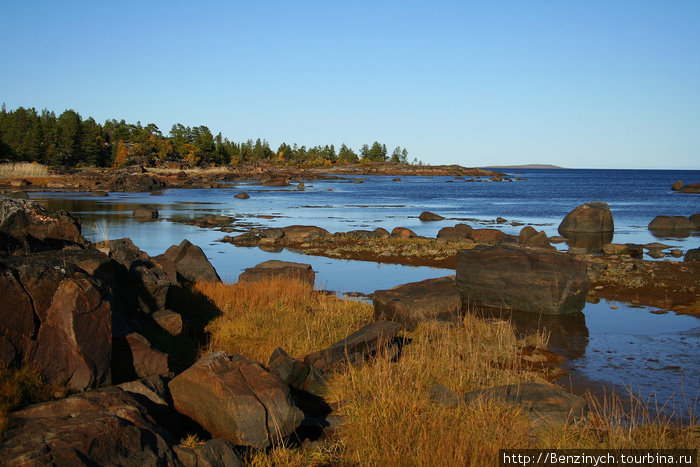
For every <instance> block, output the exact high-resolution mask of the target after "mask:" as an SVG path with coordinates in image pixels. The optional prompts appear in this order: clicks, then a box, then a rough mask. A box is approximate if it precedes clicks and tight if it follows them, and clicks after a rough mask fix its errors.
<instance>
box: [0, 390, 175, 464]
mask: <svg viewBox="0 0 700 467" xmlns="http://www.w3.org/2000/svg"><path fill="white" fill-rule="evenodd" d="M12 420H13V425H12V427H11V428H10V429H9V430H8V431H7V433H6V435H5V442H4V443H3V444H2V445H0V459H1V461H0V462H1V463H2V464H3V465H15V466H29V465H71V466H94V465H123V466H163V465H177V464H178V461H177V459H176V457H175V454H174V453H173V451H172V449H171V448H170V446H171V445H172V444H173V443H174V440H173V439H171V436H170V434H168V433H167V432H166V431H165V430H164V429H163V428H161V427H159V426H158V425H156V424H155V423H154V422H153V420H152V419H151V418H150V416H149V415H148V413H147V411H146V408H145V407H144V406H143V405H142V404H140V403H139V402H138V401H137V400H136V399H135V398H134V396H132V395H130V394H128V393H126V392H124V391H123V390H121V389H119V388H116V387H111V388H106V389H100V390H96V391H90V392H86V393H83V394H78V395H75V396H70V397H67V398H65V399H61V400H57V401H53V402H44V403H42V404H36V405H33V406H30V407H27V408H25V409H21V410H18V411H16V412H13V414H12Z"/></svg>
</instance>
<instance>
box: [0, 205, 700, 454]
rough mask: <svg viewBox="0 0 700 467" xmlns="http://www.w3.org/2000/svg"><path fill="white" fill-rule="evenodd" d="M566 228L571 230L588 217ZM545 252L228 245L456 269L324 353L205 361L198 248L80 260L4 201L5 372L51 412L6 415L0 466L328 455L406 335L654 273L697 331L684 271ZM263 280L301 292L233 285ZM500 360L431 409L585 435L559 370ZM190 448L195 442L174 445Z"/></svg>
mask: <svg viewBox="0 0 700 467" xmlns="http://www.w3.org/2000/svg"><path fill="white" fill-rule="evenodd" d="M593 207H594V208H600V207H601V206H593ZM577 209H578V208H577ZM586 209H589V207H586V208H585V209H584V210H586ZM575 211H576V210H575ZM575 211H573V212H572V217H573V218H574V219H573V221H571V222H569V221H567V223H566V225H567V226H569V227H568V228H569V229H573V230H576V229H580V228H581V224H582V223H583V224H585V223H586V222H589V221H590V220H591V219H594V217H595V216H591V215H590V213H589V212H587V211H586V214H585V215H584V216H578V215H577V214H576V212H575ZM428 214H430V213H428ZM423 218H425V219H432V218H435V217H433V216H430V215H427V214H426V215H425V216H423ZM567 218H568V216H567ZM603 219H605V217H603ZM428 221H429V220H428ZM595 222H598V221H595ZM595 222H594V223H595ZM599 223H600V224H601V225H602V226H603V229H606V228H608V227H606V225H607V221H605V220H603V221H602V222H599ZM589 233H590V232H589ZM550 240H551V239H548V238H547V237H546V236H543V235H542V232H537V231H536V230H535V229H533V228H532V227H524V228H523V229H522V231H521V233H520V235H519V236H517V237H516V236H510V235H506V234H504V233H503V232H501V231H499V230H497V229H473V228H471V227H470V226H467V225H465V224H458V225H456V226H455V227H447V228H444V229H442V230H441V231H440V233H439V234H438V236H437V238H435V239H425V238H417V237H416V235H415V234H414V233H413V232H411V231H410V230H408V229H405V228H396V229H394V231H392V232H388V231H386V230H383V229H377V230H375V231H355V232H352V233H343V234H329V233H328V232H327V231H325V230H324V229H320V228H318V227H313V226H289V227H285V228H282V229H267V230H262V231H251V232H248V233H245V234H243V235H240V236H237V237H231V238H230V239H229V241H231V242H233V243H234V244H241V245H253V244H254V245H258V246H261V247H271V248H279V247H286V248H297V249H300V250H301V251H309V252H312V251H313V252H315V253H316V254H320V253H325V254H328V253H329V252H330V251H333V252H334V253H333V254H334V255H335V254H337V255H340V256H341V257H344V256H349V255H350V251H349V249H351V248H352V247H353V245H354V246H355V247H357V250H356V254H358V255H361V256H363V255H364V256H368V255H370V251H371V252H373V253H372V254H374V258H375V260H385V259H389V260H391V259H397V260H398V259H400V258H403V259H404V261H406V258H412V259H411V261H426V262H433V263H439V262H441V261H443V262H450V261H454V268H455V269H456V275H455V276H452V277H445V278H441V279H433V280H428V281H422V282H418V283H411V284H404V285H402V286H398V287H395V288H394V289H391V290H387V291H376V292H375V293H374V294H373V307H374V316H373V317H372V319H370V320H369V322H366V324H364V325H362V326H360V327H358V328H355V329H354V330H353V332H351V333H350V334H348V335H346V336H345V337H343V338H342V339H340V340H338V341H336V342H335V343H331V344H330V345H328V346H327V347H319V348H316V349H313V350H312V351H311V352H309V353H307V354H306V355H302V356H296V357H295V356H290V355H288V354H287V353H286V351H285V350H284V349H283V348H277V349H275V351H274V352H273V353H272V355H271V356H270V358H269V360H268V362H267V363H266V364H264V363H260V362H258V361H255V360H252V359H250V358H247V357H245V356H243V355H239V354H229V353H226V352H223V351H215V352H211V351H210V353H205V352H203V350H204V349H206V348H207V347H206V343H207V341H208V339H209V335H210V333H211V332H212V329H211V328H209V327H208V325H209V324H210V323H211V322H212V321H213V320H214V319H216V318H217V317H218V316H220V315H221V314H222V310H221V309H220V308H218V307H217V306H215V305H214V302H213V301H212V300H211V299H210V298H207V296H205V295H203V294H202V293H201V292H200V291H198V289H197V288H196V287H194V286H195V285H196V284H214V285H216V284H218V283H220V282H221V279H220V278H219V276H218V274H217V272H216V271H215V270H214V268H213V267H212V265H211V264H210V263H209V261H208V259H207V258H206V256H205V255H204V253H203V252H202V250H201V249H200V248H199V247H197V246H195V245H193V244H191V243H190V242H188V241H187V240H183V241H182V243H180V244H179V245H173V246H172V247H170V248H169V249H168V250H167V251H166V252H165V253H163V254H162V255H159V256H155V257H150V256H149V255H147V254H146V253H144V252H143V251H141V250H140V249H139V248H138V247H137V246H135V245H134V244H133V243H132V242H131V241H130V240H129V239H119V240H108V241H104V242H100V243H96V244H92V243H90V242H88V241H87V240H86V239H85V238H84V237H83V236H82V234H81V227H80V224H79V223H78V222H77V221H76V220H75V219H74V218H73V217H71V216H70V214H68V213H66V212H54V211H49V210H47V209H45V208H43V207H41V206H40V205H39V204H37V203H36V202H33V201H30V200H21V199H1V200H0V273H1V274H0V290H1V291H2V294H3V302H2V306H0V316H2V319H0V371H11V370H12V369H13V368H14V369H17V368H23V367H26V366H27V365H31V367H32V368H33V369H34V371H36V374H37V375H38V377H39V378H40V379H41V381H42V384H48V385H50V387H52V388H55V389H54V391H53V393H52V394H51V396H50V397H48V399H49V400H46V401H45V402H41V403H39V404H35V405H30V406H28V407H18V408H16V409H15V410H13V411H12V412H10V413H9V414H4V415H3V417H5V418H4V419H3V420H2V421H3V424H4V425H5V426H4V427H3V428H4V430H5V432H4V434H3V437H4V439H3V441H2V445H0V458H1V459H3V463H7V464H9V465H42V464H56V465H95V464H98V465H107V464H109V465H113V464H118V465H184V466H196V465H243V462H244V459H245V458H247V457H246V456H249V455H253V454H251V453H254V452H256V451H259V450H263V451H264V450H267V449H269V448H270V447H272V446H279V445H281V444H282V445H285V446H302V447H303V446H313V443H315V442H317V441H319V440H324V439H328V438H329V437H332V436H333V433H334V432H335V430H336V429H338V426H339V425H342V423H344V421H343V418H342V417H338V416H337V414H336V411H335V409H336V407H335V406H334V404H333V402H332V401H331V400H326V397H328V396H327V388H328V385H329V384H330V383H329V381H330V380H331V379H332V378H335V377H338V375H345V374H347V373H348V371H349V369H350V368H359V367H362V366H363V365H365V364H366V363H367V362H382V361H383V362H389V363H390V364H394V362H401V360H402V359H403V358H404V354H405V352H407V351H410V349H411V346H412V345H415V344H413V343H412V340H411V338H409V337H407V336H411V335H413V334H411V332H413V331H415V330H417V329H418V330H420V329H423V330H425V329H432V328H431V326H433V327H434V326H437V328H436V329H440V326H443V324H439V323H444V325H446V326H451V327H450V328H446V329H459V326H461V325H464V324H463V323H464V322H465V320H466V319H467V318H466V315H467V314H469V313H476V312H477V311H478V310H481V309H483V310H488V309H501V310H502V309H506V310H510V311H513V312H518V313H520V312H533V311H535V312H537V313H539V314H543V313H544V314H549V315H553V316H554V317H558V316H560V315H574V316H575V315H577V314H580V312H581V309H582V308H583V305H584V302H585V300H587V299H588V300H595V299H597V298H598V297H604V298H607V297H608V296H610V295H609V294H613V295H615V294H618V293H622V292H624V293H629V290H631V289H633V288H639V287H638V286H637V285H636V284H642V286H643V287H641V288H643V289H644V291H649V290H653V289H656V288H659V287H653V286H651V284H654V283H656V282H654V281H658V280H659V278H660V277H661V276H663V274H665V272H664V271H667V268H668V271H673V272H675V273H677V275H674V276H673V280H679V279H678V278H679V277H683V278H685V279H684V280H685V281H686V282H683V283H684V284H685V285H684V286H683V287H681V289H682V290H678V291H677V292H678V294H677V295H673V294H671V293H670V292H671V289H673V290H674V291H675V287H676V285H677V284H680V282H679V283H673V285H671V286H670V287H663V288H668V289H669V290H665V291H664V293H665V295H664V296H665V297H666V298H665V300H666V301H665V302H664V305H665V307H667V308H666V309H675V310H676V311H681V312H685V313H697V298H698V291H697V290H696V289H695V288H694V287H695V286H694V285H689V284H691V283H692V284H697V278H698V274H697V272H696V264H697V262H696V260H695V259H693V258H696V254H694V253H691V252H686V262H684V263H682V264H679V263H658V262H657V263H652V262H649V261H645V260H642V259H639V258H635V255H636V252H637V249H636V248H635V247H632V246H629V245H628V246H624V247H625V248H624V249H623V248H622V246H619V248H618V247H616V248H610V247H608V248H607V250H608V254H604V255H592V254H590V253H588V252H582V251H581V247H578V248H579V249H574V250H573V252H571V254H565V253H560V252H556V251H555V249H554V248H553V247H552V246H551V245H550ZM605 246H608V245H605ZM605 246H604V247H603V251H605ZM390 247H391V248H395V249H394V250H391V251H392V253H390V254H389V255H386V256H383V252H385V251H389V248H390ZM344 249H345V250H344ZM410 251H415V252H417V253H416V254H415V255H412V254H410ZM392 255H393V256H392ZM418 258H420V259H418ZM676 264H678V265H676ZM674 268H675V269H674ZM275 279H282V280H294V281H300V282H302V283H305V284H307V287H309V288H312V287H313V281H314V272H313V270H311V268H310V267H309V266H308V265H299V264H294V263H282V262H274V261H272V262H266V263H262V264H259V265H257V266H255V267H251V268H249V269H248V270H246V271H245V272H244V273H243V274H241V277H240V278H239V284H244V283H255V282H258V281H263V284H267V282H265V281H270V280H275ZM648 280H651V281H652V282H646V281H648ZM313 293H321V292H313ZM652 295H653V294H652ZM636 297H637V298H636V299H634V300H636V301H637V302H638V303H640V304H644V302H645V301H646V300H647V299H648V300H655V299H656V296H655V295H654V296H653V297H652V296H650V297H651V298H647V296H646V295H645V294H644V293H642V292H641V291H640V292H639V293H638V294H637V296H636ZM669 297H671V298H669ZM676 299H678V300H677V301H674V300H676ZM335 300H337V299H335ZM634 300H632V301H633V302H634ZM669 300H671V301H672V303H671V302H669ZM275 303H277V302H275ZM268 305H269V306H278V305H277V304H274V305H273V304H272V303H270V304H268ZM654 306H657V305H654ZM312 312H313V310H312V309H309V310H307V311H304V313H312ZM499 322H500V321H499V320H495V321H493V320H487V321H486V322H485V323H486V324H480V325H486V326H495V327H496V328H498V327H499V326H501V325H500V324H499ZM422 332H425V331H422ZM450 332H452V331H450ZM418 336H419V335H418ZM278 338H279V339H282V336H280V337H278ZM511 338H512V336H511ZM499 351H500V352H503V350H499ZM507 353H508V355H506V356H501V357H499V358H498V359H494V360H492V361H487V362H484V363H486V364H487V365H488V366H490V367H492V368H494V371H496V370H498V371H503V372H504V374H511V373H509V372H516V374H517V375H520V377H524V378H526V379H525V380H519V382H518V383H517V384H505V385H496V386H493V383H492V384H491V386H492V387H485V388H483V389H479V390H476V391H470V392H468V393H466V394H463V395H460V394H459V393H457V392H455V391H453V390H450V389H448V388H446V387H444V386H441V385H439V384H435V385H434V386H432V387H431V388H430V391H429V392H430V398H431V401H432V402H431V403H433V404H437V405H438V406H441V407H444V408H443V409H439V410H463V408H464V407H472V406H473V405H474V404H481V403H482V402H483V401H484V400H488V401H497V402H498V403H499V404H505V405H506V406H508V407H515V408H518V410H523V411H525V413H527V414H529V415H528V417H527V418H528V420H529V421H528V422H527V423H528V426H530V428H529V430H536V429H537V427H542V426H545V427H562V426H566V425H569V424H572V426H580V424H584V423H585V419H586V413H587V410H586V406H587V402H586V400H585V399H583V398H581V397H578V396H574V395H572V394H569V393H567V392H565V391H563V390H561V389H559V388H557V387H554V386H552V385H550V384H547V383H546V381H547V380H552V379H554V378H556V377H558V376H561V372H560V368H559V365H560V364H561V357H559V356H557V355H555V354H553V353H551V352H549V351H548V350H547V349H546V348H543V347H542V346H540V345H532V344H529V343H528V341H527V340H525V341H522V342H518V343H517V344H516V345H515V346H512V347H508V349H507ZM353 371H357V370H353ZM520 372H522V373H520ZM0 375H1V374H0ZM512 378H513V377H512V376H509V377H508V378H506V380H507V381H512ZM20 405H21V404H20ZM193 433H194V434H197V436H195V439H196V440H197V441H196V442H192V443H187V442H186V439H187V438H188V437H191V436H193ZM533 433H534V431H533ZM200 436H201V438H200Z"/></svg>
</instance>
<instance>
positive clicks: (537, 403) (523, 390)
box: [464, 383, 587, 426]
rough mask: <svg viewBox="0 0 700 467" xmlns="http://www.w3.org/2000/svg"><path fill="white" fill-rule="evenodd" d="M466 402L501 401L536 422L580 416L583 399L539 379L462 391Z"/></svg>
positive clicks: (562, 422) (567, 420) (549, 422)
mask: <svg viewBox="0 0 700 467" xmlns="http://www.w3.org/2000/svg"><path fill="white" fill-rule="evenodd" d="M464 401H465V402H466V403H467V405H470V404H475V403H478V402H481V403H484V402H500V403H503V404H507V405H513V406H516V407H521V408H522V409H523V411H524V412H525V414H526V415H527V416H528V418H529V419H530V421H531V422H533V423H534V424H535V425H557V426H559V425H565V424H567V423H571V422H574V421H575V420H577V419H580V418H582V417H583V416H584V415H585V412H586V408H587V404H586V401H585V399H583V398H582V397H579V396H575V395H573V394H571V393H569V392H566V391H564V390H563V389H560V388H558V387H556V386H550V385H548V384H542V383H518V384H510V385H506V386H497V387H493V388H489V389H481V390H478V391H471V392H468V393H466V394H465V395H464Z"/></svg>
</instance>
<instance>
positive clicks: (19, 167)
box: [0, 162, 49, 177]
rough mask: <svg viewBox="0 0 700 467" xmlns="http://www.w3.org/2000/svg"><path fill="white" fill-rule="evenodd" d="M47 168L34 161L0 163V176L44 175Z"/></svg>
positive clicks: (47, 173)
mask: <svg viewBox="0 0 700 467" xmlns="http://www.w3.org/2000/svg"><path fill="white" fill-rule="evenodd" d="M47 175H49V169H48V168H47V167H45V166H43V165H41V164H38V163H36V162H10V163H7V164H0V177H45V176H47Z"/></svg>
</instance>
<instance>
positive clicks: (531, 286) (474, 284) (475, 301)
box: [457, 245, 590, 315]
mask: <svg viewBox="0 0 700 467" xmlns="http://www.w3.org/2000/svg"><path fill="white" fill-rule="evenodd" d="M589 284H590V280H589V278H588V274H587V272H586V265H585V263H583V262H580V261H576V260H574V259H572V258H571V257H570V256H569V255H566V254H563V253H558V252H555V251H547V250H543V249H539V248H530V247H522V246H511V245H499V246H483V245H482V246H477V247H475V248H472V249H470V250H462V251H460V252H458V253H457V286H458V287H459V289H460V293H461V296H462V303H465V304H466V303H469V304H471V305H474V306H477V307H487V308H503V309H506V310H513V311H529V312H534V313H545V314H552V315H559V314H566V313H575V312H579V311H581V310H582V309H583V306H584V305H585V301H586V294H587V293H588V286H589Z"/></svg>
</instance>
